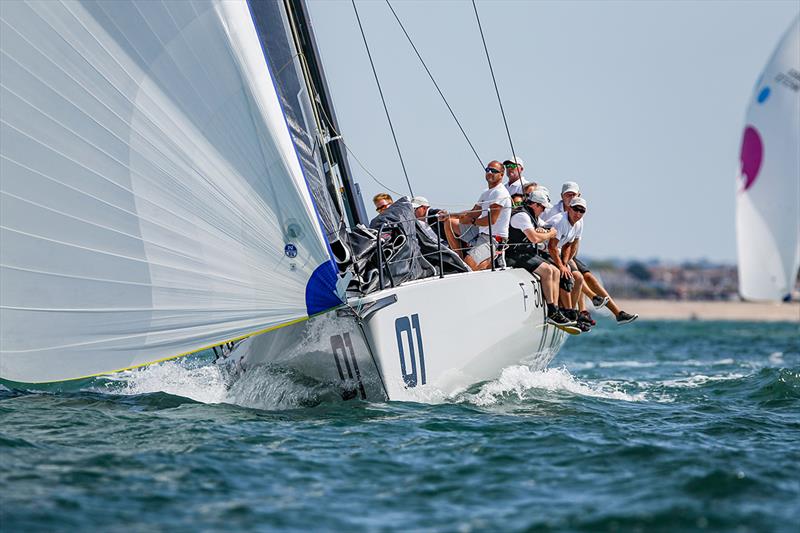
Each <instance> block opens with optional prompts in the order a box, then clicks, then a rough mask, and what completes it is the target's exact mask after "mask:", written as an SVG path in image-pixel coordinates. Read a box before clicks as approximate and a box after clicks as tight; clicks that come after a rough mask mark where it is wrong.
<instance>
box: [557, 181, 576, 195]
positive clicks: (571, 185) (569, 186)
mask: <svg viewBox="0 0 800 533" xmlns="http://www.w3.org/2000/svg"><path fill="white" fill-rule="evenodd" d="M565 192H574V193H575V194H580V192H581V188H580V187H578V184H577V183H575V182H574V181H568V182H566V183H564V185H562V186H561V194H564V193H565Z"/></svg>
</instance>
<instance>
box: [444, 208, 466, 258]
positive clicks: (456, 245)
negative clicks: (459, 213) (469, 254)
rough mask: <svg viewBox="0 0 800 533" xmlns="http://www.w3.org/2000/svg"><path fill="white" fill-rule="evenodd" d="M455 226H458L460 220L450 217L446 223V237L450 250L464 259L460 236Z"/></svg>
mask: <svg viewBox="0 0 800 533" xmlns="http://www.w3.org/2000/svg"><path fill="white" fill-rule="evenodd" d="M453 224H458V219H456V218H454V217H448V218H447V219H446V220H445V221H444V235H445V238H446V239H447V244H448V245H449V246H450V249H451V250H453V251H454V252H455V253H457V254H458V257H460V258H461V259H464V251H463V247H462V246H461V241H459V240H458V237H460V235H459V234H458V233H457V232H456V230H455V228H454V227H453Z"/></svg>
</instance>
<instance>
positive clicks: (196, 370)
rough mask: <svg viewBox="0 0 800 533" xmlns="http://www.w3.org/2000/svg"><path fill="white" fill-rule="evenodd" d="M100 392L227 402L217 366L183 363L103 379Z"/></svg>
mask: <svg viewBox="0 0 800 533" xmlns="http://www.w3.org/2000/svg"><path fill="white" fill-rule="evenodd" d="M106 379H107V380H108V381H110V382H111V383H109V384H107V385H106V386H105V387H104V388H103V389H104V390H103V392H108V391H109V390H111V391H113V392H114V393H115V394H126V395H128V394H129V395H135V394H148V393H154V392H166V393H167V394H173V395H175V396H183V397H184V398H190V399H192V400H195V401H198V402H202V403H222V402H225V401H226V397H227V389H226V386H225V379H224V376H223V375H222V372H221V371H220V369H219V367H217V366H216V365H209V364H205V365H202V366H200V365H193V364H191V363H189V362H186V361H167V362H164V363H160V364H157V365H150V366H146V367H144V368H140V369H137V370H129V371H127V372H120V373H119V374H114V375H113V376H109V377H107V378H106Z"/></svg>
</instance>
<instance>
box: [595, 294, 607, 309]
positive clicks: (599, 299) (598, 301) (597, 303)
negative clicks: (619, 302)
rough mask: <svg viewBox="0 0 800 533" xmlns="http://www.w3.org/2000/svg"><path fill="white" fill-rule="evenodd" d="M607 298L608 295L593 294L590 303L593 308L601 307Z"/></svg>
mask: <svg viewBox="0 0 800 533" xmlns="http://www.w3.org/2000/svg"><path fill="white" fill-rule="evenodd" d="M608 300H610V298H609V297H608V296H594V297H593V298H592V305H593V306H594V308H595V309H600V308H601V307H605V305H606V304H607V303H608Z"/></svg>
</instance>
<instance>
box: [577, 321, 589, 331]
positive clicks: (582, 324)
mask: <svg viewBox="0 0 800 533" xmlns="http://www.w3.org/2000/svg"><path fill="white" fill-rule="evenodd" d="M577 327H578V329H579V330H581V331H582V332H583V333H588V332H590V331H592V326H591V325H590V324H589V323H588V322H583V321H580V320H579V321H578V324H577Z"/></svg>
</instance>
